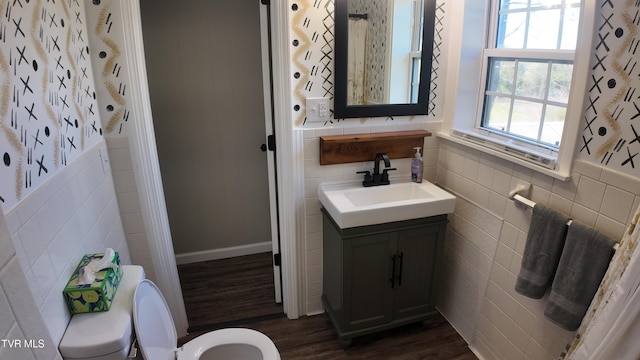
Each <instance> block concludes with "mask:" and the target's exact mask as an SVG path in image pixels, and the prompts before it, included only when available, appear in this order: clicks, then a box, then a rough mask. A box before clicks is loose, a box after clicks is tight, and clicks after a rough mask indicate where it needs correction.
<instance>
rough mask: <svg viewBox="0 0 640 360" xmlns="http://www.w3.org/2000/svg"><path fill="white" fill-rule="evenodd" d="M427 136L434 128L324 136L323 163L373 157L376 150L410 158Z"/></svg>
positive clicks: (322, 147)
mask: <svg viewBox="0 0 640 360" xmlns="http://www.w3.org/2000/svg"><path fill="white" fill-rule="evenodd" d="M428 136H431V132H429V131H426V130H412V131H393V132H383V133H369V134H352V135H333V136H321V137H320V165H332V164H345V163H352V162H361V161H373V159H374V158H375V156H376V154H377V153H386V154H387V155H388V156H389V158H391V159H401V158H411V157H413V154H415V150H414V148H415V147H417V146H419V147H424V138H425V137H428ZM422 154H424V152H422Z"/></svg>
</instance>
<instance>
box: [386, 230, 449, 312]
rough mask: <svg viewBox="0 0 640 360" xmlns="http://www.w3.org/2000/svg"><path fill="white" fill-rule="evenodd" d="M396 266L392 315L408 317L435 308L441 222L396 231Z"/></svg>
mask: <svg viewBox="0 0 640 360" xmlns="http://www.w3.org/2000/svg"><path fill="white" fill-rule="evenodd" d="M396 236H397V254H398V258H399V261H398V268H397V269H396V271H395V273H396V285H395V298H394V305H393V317H394V318H395V319H398V318H408V317H412V316H418V315H423V314H426V313H429V312H431V311H433V310H434V309H435V304H434V301H435V299H434V298H433V297H434V296H433V295H434V289H433V284H434V279H433V275H434V270H435V266H436V256H437V250H438V239H439V236H440V226H428V227H423V228H418V229H411V230H403V231H398V232H397V233H396Z"/></svg>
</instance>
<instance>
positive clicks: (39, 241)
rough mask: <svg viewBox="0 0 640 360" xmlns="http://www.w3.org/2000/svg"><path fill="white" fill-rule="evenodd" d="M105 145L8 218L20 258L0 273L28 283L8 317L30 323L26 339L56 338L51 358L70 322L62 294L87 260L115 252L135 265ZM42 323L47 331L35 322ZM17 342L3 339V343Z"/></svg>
mask: <svg viewBox="0 0 640 360" xmlns="http://www.w3.org/2000/svg"><path fill="white" fill-rule="evenodd" d="M105 146H106V145H105V143H104V142H101V143H99V144H98V145H96V146H94V147H93V148H91V149H89V150H88V151H86V152H85V153H84V154H83V155H82V156H81V157H80V158H79V159H77V160H76V161H74V162H73V163H71V164H69V165H68V166H67V167H65V168H64V169H63V170H61V171H59V172H58V173H57V174H56V175H55V176H54V177H52V178H51V179H49V180H48V181H47V182H45V183H44V184H43V185H42V186H40V187H39V188H38V190H37V191H35V192H33V193H32V194H30V195H29V196H28V197H27V198H26V199H24V200H23V201H22V202H20V203H19V204H18V205H17V206H16V207H15V208H14V209H13V210H11V211H10V212H9V213H7V214H6V215H5V218H6V223H7V226H8V231H9V234H10V239H11V242H12V245H13V246H14V247H15V252H16V256H15V257H14V259H13V261H12V262H9V264H7V265H6V266H5V268H3V269H2V270H0V278H1V277H2V275H1V274H2V273H4V272H8V273H9V272H10V273H11V274H12V275H11V280H10V281H18V279H20V278H21V277H24V278H25V279H26V281H25V282H21V283H20V286H19V287H20V289H19V291H21V292H22V293H23V295H22V296H21V297H22V298H21V300H20V301H21V302H24V303H21V305H20V306H12V307H11V312H9V314H11V313H13V315H14V317H15V318H16V319H18V320H19V319H21V318H27V319H28V320H27V321H26V325H25V326H24V327H21V329H22V330H23V331H24V333H25V335H27V334H31V333H35V334H38V336H41V337H42V338H45V339H49V338H50V339H51V341H49V340H47V343H46V344H45V348H44V349H43V350H42V352H45V353H47V354H55V353H56V352H57V346H58V343H59V342H60V339H61V338H62V335H63V334H64V331H65V329H66V326H67V324H68V322H69V319H70V314H69V311H68V310H67V307H66V304H65V302H64V300H63V297H62V289H63V288H64V286H65V285H66V283H67V281H68V280H69V277H70V276H71V274H72V273H73V270H74V269H75V267H76V266H77V265H78V262H79V261H80V259H81V258H82V256H83V255H84V254H89V253H98V252H103V251H104V249H105V248H107V247H111V248H113V249H115V250H117V251H118V252H119V253H120V258H121V262H122V263H123V264H130V263H131V259H130V256H129V250H128V247H127V243H126V238H125V234H124V230H123V227H122V222H121V220H120V214H119V211H118V204H117V201H116V194H115V190H114V186H113V178H112V176H111V172H110V171H107V172H104V171H103V168H102V161H101V158H100V151H99V150H100V148H104V147H105ZM16 265H18V266H16ZM13 285H14V286H13V288H16V285H15V284H13ZM5 291H7V290H6V289H5ZM8 295H9V296H14V295H15V294H13V293H9V294H8ZM25 304H30V305H29V306H26V305H25ZM38 318H41V319H42V321H43V322H44V327H43V326H41V325H37V323H34V322H33V321H32V320H31V319H35V320H36V321H38V320H39V319H38ZM13 338H14V337H13V335H9V334H8V335H6V336H5V335H4V334H3V339H13ZM0 351H5V352H8V354H11V356H9V357H7V358H19V357H20V356H22V353H21V352H15V351H17V350H10V349H6V348H4V349H2V348H1V347H0ZM2 358H4V357H2ZM37 358H38V359H40V358H42V359H45V358H47V359H50V358H53V357H51V356H49V355H47V356H38V357H37Z"/></svg>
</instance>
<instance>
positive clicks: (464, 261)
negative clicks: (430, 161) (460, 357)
mask: <svg viewBox="0 0 640 360" xmlns="http://www.w3.org/2000/svg"><path fill="white" fill-rule="evenodd" d="M439 153H440V158H439V161H438V173H437V182H438V184H440V185H442V186H444V187H445V188H446V189H448V190H450V191H452V192H453V193H455V194H456V195H457V196H458V201H457V203H456V209H455V213H454V214H452V215H451V216H450V217H449V220H450V224H449V227H448V230H447V240H446V242H445V253H444V278H443V279H442V280H443V292H442V296H441V297H440V300H439V301H438V308H439V310H440V311H441V312H442V314H443V315H444V316H445V317H446V318H447V319H448V320H449V321H450V322H451V324H452V325H453V326H454V327H455V328H456V329H457V330H458V332H459V333H460V334H461V335H462V336H463V338H464V339H465V340H466V341H467V342H468V343H469V344H470V345H471V347H472V348H473V349H474V351H476V353H477V354H478V355H480V356H481V357H483V358H484V359H505V360H507V359H531V360H542V359H556V358H557V357H558V356H559V355H560V353H561V351H562V350H564V347H565V345H566V344H567V342H568V341H570V340H571V339H572V338H573V332H569V331H565V330H563V329H561V328H560V327H558V326H556V325H554V324H552V323H551V322H550V321H548V320H546V318H545V317H544V314H543V311H544V306H545V304H546V302H547V299H546V297H545V298H543V299H541V300H533V299H529V298H527V297H524V296H522V295H520V294H518V293H516V292H515V290H514V287H515V281H516V277H517V275H518V273H519V271H520V265H521V261H522V252H523V250H524V244H525V240H526V236H527V232H528V229H529V222H530V219H531V211H530V210H524V209H521V208H519V207H517V206H516V205H515V204H514V203H513V201H511V200H509V199H508V198H507V196H508V193H509V191H510V190H511V189H512V188H513V187H515V185H516V183H517V182H518V181H520V180H521V181H526V182H529V183H531V184H532V185H533V189H532V194H531V198H532V199H533V200H534V201H536V202H537V203H541V204H544V205H548V206H550V207H552V208H554V209H557V210H559V211H562V212H563V213H565V214H567V215H569V216H571V217H572V218H573V219H577V220H579V221H581V222H583V223H585V224H588V225H590V226H593V227H595V228H597V229H598V230H600V231H601V232H603V233H605V234H607V235H609V236H611V237H612V238H614V239H620V238H621V237H622V233H623V232H624V229H625V226H626V224H627V223H628V222H629V220H630V217H631V216H632V209H635V208H636V207H637V206H638V205H639V204H640V179H638V178H633V177H630V176H628V175H624V174H621V173H618V172H615V171H613V170H608V169H606V168H602V167H600V166H597V165H594V164H591V163H588V162H584V161H577V162H576V164H575V169H574V172H573V174H572V180H571V181H569V182H564V181H560V180H555V179H552V178H550V177H548V176H545V175H540V174H538V173H536V172H532V171H531V170H528V169H525V168H523V167H521V166H517V165H515V166H514V165H513V164H511V163H509V162H507V161H504V160H501V159H498V158H496V157H493V156H490V155H480V154H478V153H477V152H476V151H473V150H470V149H467V148H465V147H464V146H461V145H457V144H454V143H451V142H448V141H446V140H441V141H440V151H439Z"/></svg>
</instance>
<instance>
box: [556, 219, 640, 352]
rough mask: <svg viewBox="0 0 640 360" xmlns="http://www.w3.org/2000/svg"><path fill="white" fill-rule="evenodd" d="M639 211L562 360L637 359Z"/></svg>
mask: <svg viewBox="0 0 640 360" xmlns="http://www.w3.org/2000/svg"><path fill="white" fill-rule="evenodd" d="M639 218H640V207H639V208H638V209H637V210H636V212H635V214H634V216H633V220H632V221H631V224H629V226H628V228H627V231H626V232H625V233H624V236H623V238H622V240H621V241H620V245H619V247H618V249H617V250H616V253H615V255H614V256H613V259H612V260H611V264H610V265H609V269H608V270H607V273H606V274H605V276H604V278H603V279H602V282H601V283H600V288H599V289H598V292H597V293H596V296H595V297H594V299H593V301H592V302H591V306H590V307H589V310H588V311H587V315H586V316H585V317H584V319H583V320H582V324H581V325H580V328H579V329H578V331H577V333H576V337H575V338H574V340H573V342H572V343H571V344H569V346H568V351H567V353H566V354H564V356H561V358H564V359H574V360H583V359H617V360H626V359H629V360H637V359H638V358H640V341H638V339H640V289H639V286H640V250H637V247H638V245H640V226H636V224H637V223H638V220H639Z"/></svg>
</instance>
